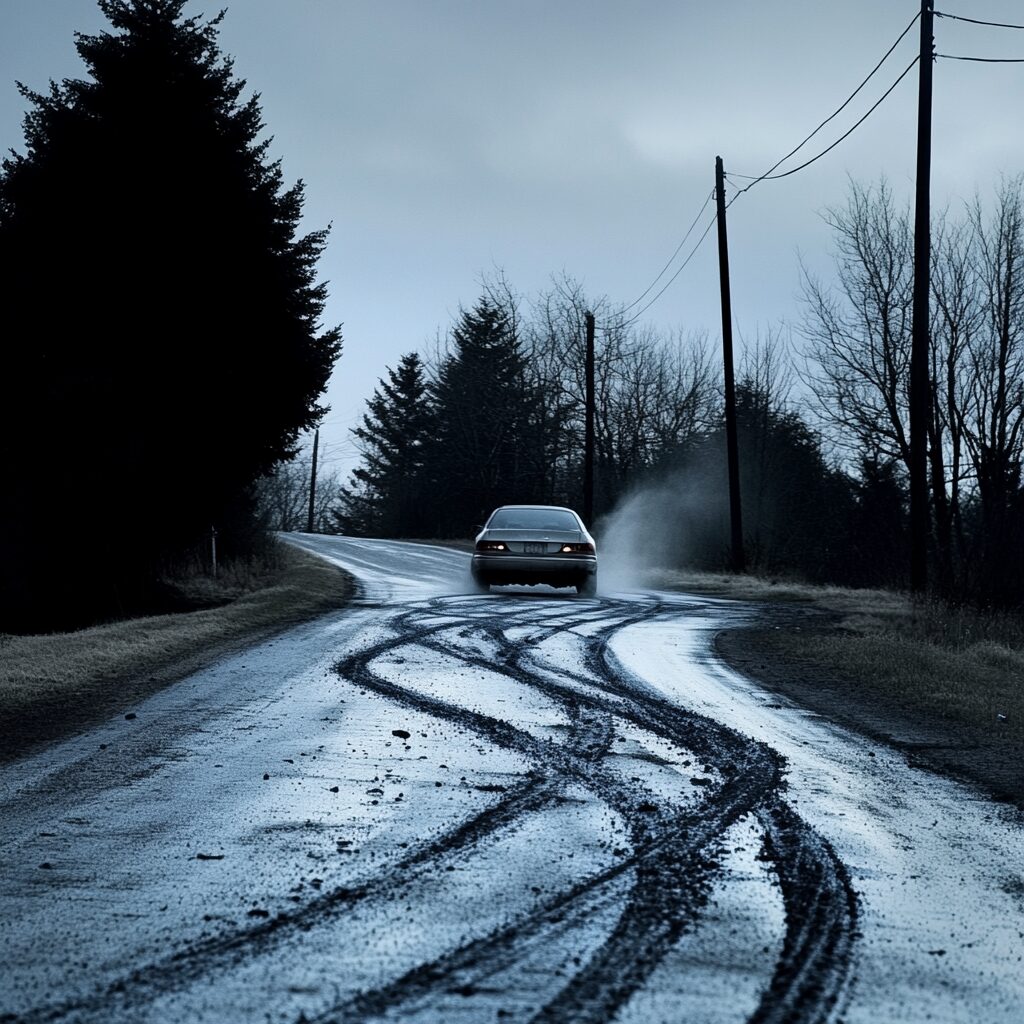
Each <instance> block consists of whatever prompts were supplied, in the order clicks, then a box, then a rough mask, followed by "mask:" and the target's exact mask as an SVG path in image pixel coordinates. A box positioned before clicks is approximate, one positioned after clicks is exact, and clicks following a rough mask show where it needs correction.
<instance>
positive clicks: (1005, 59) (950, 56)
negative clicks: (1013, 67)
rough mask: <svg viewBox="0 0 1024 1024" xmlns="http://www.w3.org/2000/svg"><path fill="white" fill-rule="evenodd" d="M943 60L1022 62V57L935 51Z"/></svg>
mask: <svg viewBox="0 0 1024 1024" xmlns="http://www.w3.org/2000/svg"><path fill="white" fill-rule="evenodd" d="M935 56H936V57H941V58H942V59H943V60H973V61H978V62H979V63H981V64H1024V57H960V56H957V55H956V54H953V53H937V54H935Z"/></svg>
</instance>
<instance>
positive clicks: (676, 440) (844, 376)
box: [334, 178, 1024, 605]
mask: <svg viewBox="0 0 1024 1024" xmlns="http://www.w3.org/2000/svg"><path fill="white" fill-rule="evenodd" d="M825 216H826V219H827V221H828V223H829V224H830V226H831V228H832V236H833V258H834V265H835V275H834V281H833V282H832V283H830V284H826V283H824V282H822V281H821V280H820V279H818V278H816V277H815V276H814V275H812V274H811V273H810V272H807V271H804V272H803V281H802V299H803V302H802V312H801V315H800V318H799V319H798V321H797V322H796V324H795V325H793V326H792V327H791V328H787V329H786V330H785V331H783V330H782V329H776V330H771V331H769V332H768V333H767V336H766V337H764V338H762V339H760V340H759V341H757V342H756V343H754V344H752V345H751V346H749V349H748V351H747V353H746V355H745V356H744V357H743V358H742V359H741V365H740V371H739V375H738V384H737V400H738V402H737V404H738V417H739V431H740V458H741V474H742V475H741V487H742V493H743V517H744V531H745V544H746V546H747V551H748V559H749V561H750V563H751V565H752V567H753V568H754V569H755V570H760V571H765V572H772V573H794V574H799V575H801V576H803V577H805V578H809V579H812V580H818V581H832V582H837V583H847V584H853V585H859V586H860V585H886V586H895V587H902V586H905V585H906V584H907V551H908V542H909V538H908V533H907V531H908V529H909V524H908V497H907V480H908V472H909V441H908V436H909V434H908V409H909V364H910V344H911V335H910V325H911V308H912V292H913V229H912V221H911V218H910V215H909V210H908V209H907V208H906V207H900V206H898V204H897V203H896V201H895V199H894V197H893V195H892V191H891V189H890V188H889V186H888V185H887V184H886V182H885V181H884V180H883V181H882V182H880V183H878V184H877V185H872V186H865V185H861V184H857V183H853V184H852V185H851V188H850V192H849V195H848V197H847V200H846V202H845V204H844V205H842V206H838V207H835V208H833V209H830V210H828V211H827V212H826V215H825ZM933 235H934V241H933V253H934V271H933V278H932V282H931V292H932V294H931V310H932V314H931V316H932V319H931V335H932V365H931V402H930V409H931V413H930V437H929V449H928V464H929V474H930V494H931V509H930V522H931V527H930V538H929V541H930V558H931V561H932V562H933V578H934V579H935V581H936V583H935V589H936V590H937V591H938V592H939V593H940V594H942V595H943V596H945V597H947V598H949V599H951V600H964V599H967V600H972V601H976V602H979V603H983V604H985V603H995V604H1000V605H1012V604H1016V603H1018V602H1019V601H1020V600H1021V598H1022V596H1024V584H1022V583H1021V580H1022V575H1024V574H1022V571H1021V570H1022V569H1024V490H1022V487H1021V461H1022V449H1024V276H1022V275H1024V262H1022V258H1024V206H1022V181H1021V179H1019V178H1015V179H1008V180H1005V181H1003V183H1002V184H1001V185H1000V187H999V188H998V189H997V191H996V194H995V196H994V200H993V201H992V202H991V203H988V204H985V203H983V202H982V201H981V199H980V198H976V199H974V200H973V201H972V202H970V203H966V204H964V206H963V208H962V209H961V210H960V211H952V210H946V211H945V212H944V213H943V214H942V215H941V216H940V217H938V218H937V219H936V223H935V226H934V229H933ZM588 309H592V310H593V311H594V312H595V315H596V318H597V321H598V324H599V329H598V332H597V339H596V374H595V384H596V386H595V391H596V400H597V414H596V448H595V512H596V513H597V519H598V522H597V528H598V529H600V525H601V524H600V517H601V515H602V514H605V513H608V512H610V511H611V510H612V509H613V508H614V507H615V506H616V505H617V503H619V502H620V501H622V500H623V499H624V498H625V497H626V496H627V495H631V494H634V493H636V492H637V491H638V490H641V489H643V488H644V487H646V486H655V485H656V484H657V483H658V482H659V481H664V480H665V479H667V478H671V479H672V480H674V481H677V485H678V487H679V488H680V492H681V493H680V500H679V508H678V521H677V523H676V532H677V534H678V543H675V544H673V545H671V550H670V551H669V552H667V553H666V557H667V558H668V559H669V560H674V561H677V562H684V561H685V562H686V563H687V564H690V565H698V566H701V567H704V568H724V567H725V566H726V565H727V553H728V534H727V503H726V494H725V445H724V437H723V434H724V431H723V428H722V398H721V392H720V385H719V380H720V369H719V362H718V357H717V352H716V350H715V349H713V348H712V347H711V346H710V345H709V343H708V339H707V338H706V337H705V336H703V335H700V334H692V333H691V334H686V333H684V332H680V333H677V334H675V335H673V336H670V337H666V336H661V335H659V334H658V333H657V332H655V331H653V330H651V329H650V328H648V327H643V326H638V325H636V324H633V323H631V322H630V321H629V319H628V317H627V316H626V314H625V312H624V311H623V310H621V309H619V308H616V307H615V306H614V305H613V304H612V303H611V302H610V301H609V300H608V299H592V298H590V297H588V296H586V295H585V294H584V292H583V289H582V288H581V286H580V285H579V284H578V283H576V282H574V281H573V280H572V279H571V278H568V277H564V276H563V277H562V278H561V279H560V280H558V281H556V282H555V283H554V285H553V286H552V287H551V288H550V289H549V290H548V291H546V292H544V293H542V294H541V295H539V296H536V297H533V298H532V299H531V300H529V301H526V300H524V299H523V298H522V297H521V296H519V295H517V294H516V293H515V292H514V290H513V289H512V288H511V287H510V286H509V285H508V283H507V282H505V281H504V280H503V279H500V278H499V279H498V280H497V281H493V282H490V283H488V284H486V285H485V287H484V288H483V290H482V294H481V295H480V296H479V297H478V298H477V300H476V301H475V303H474V304H473V306H472V307H470V308H468V309H464V310H462V311H461V312H460V314H459V316H458V318H457V320H456V322H455V323H454V324H453V325H452V326H451V328H450V330H449V332H448V334H447V338H446V343H445V344H444V345H443V346H442V347H441V349H440V351H438V352H435V353H433V354H432V355H428V356H426V357H424V356H422V355H420V354H418V353H416V352H410V353H408V354H407V355H405V356H403V357H402V359H401V361H400V362H399V364H398V365H397V366H396V367H394V368H393V369H389V370H388V371H387V374H386V376H385V377H384V378H382V380H381V381H380V385H379V387H378V388H377V390H376V391H375V393H374V395H373V397H372V398H371V399H370V401H369V403H368V406H367V411H366V413H365V415H364V417H363V419H362V422H361V424H360V425H359V426H358V427H357V428H356V429H355V431H354V435H355V438H356V440H357V442H358V444H359V447H360V451H361V454H362V460H361V464H360V466H359V468H358V469H357V470H356V471H355V473H354V474H353V478H352V480H351V482H350V483H349V485H348V486H347V487H345V488H344V489H343V490H342V491H341V493H340V495H339V500H338V506H337V508H336V509H335V511H334V518H335V520H336V523H337V527H338V528H339V529H341V530H344V531H347V532H352V533H359V534H366V535H381V536H409V537H439V538H440V537H466V536H468V535H469V534H470V533H471V531H472V529H473V526H474V525H475V524H477V523H479V522H480V521H482V518H483V517H484V516H485V515H486V514H487V513H488V512H489V511H490V510H491V508H493V507H494V506H495V505H497V504H500V503H502V502H510V501H516V502H543V503H554V504H567V505H570V506H574V507H579V505H580V503H581V499H582V463H583V427H584V424H583V410H584V403H583V395H584V384H585V382H584V344H585V333H584V331H585V329H584V314H585V312H586V311H587V310H588ZM692 491H696V492H697V493H698V494H699V496H700V500H694V498H693V494H692V493H689V492H692ZM684 492H686V493H684Z"/></svg>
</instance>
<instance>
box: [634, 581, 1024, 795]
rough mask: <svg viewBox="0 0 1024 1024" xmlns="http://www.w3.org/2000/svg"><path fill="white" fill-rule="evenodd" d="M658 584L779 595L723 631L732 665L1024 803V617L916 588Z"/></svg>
mask: <svg viewBox="0 0 1024 1024" xmlns="http://www.w3.org/2000/svg"><path fill="white" fill-rule="evenodd" d="M650 583H651V585H652V586H657V587H663V588H669V587H670V588H672V589H679V590H686V591H691V592H699V593H704V594H708V595H713V596H718V597H728V598H736V599H740V600H746V601H757V602H769V603H770V607H769V608H768V609H766V612H765V617H764V618H763V619H762V620H761V621H760V622H757V623H752V624H751V625H750V626H749V627H745V628H742V629H738V630H732V631H728V632H726V633H723V634H722V635H721V636H719V637H718V641H717V646H718V650H719V653H720V654H721V655H722V656H723V657H724V658H725V660H726V661H727V662H729V663H730V664H732V665H733V666H734V667H736V668H738V669H740V670H742V671H743V672H744V673H746V674H747V675H750V676H753V677H754V678H757V679H759V680H761V681H762V682H764V683H765V684H767V685H768V686H769V687H770V688H772V689H775V690H777V691H779V692H782V693H784V694H787V695H788V696H791V697H793V698H794V699H795V700H797V701H798V702H800V703H802V704H804V705H806V706H808V707H810V708H812V709H813V710H815V711H818V712H820V713H821V714H822V715H824V716H826V717H829V718H833V719H838V720H840V721H843V722H845V723H847V724H849V725H852V726H854V727H855V728H858V729H860V730H861V731H864V732H867V733H869V734H871V735H874V736H878V737H880V738H884V739H885V740H887V741H889V742H892V743H895V744H896V745H897V746H898V747H901V748H902V749H904V750H905V751H906V753H907V755H908V757H909V759H910V760H911V762H912V763H920V764H924V765H927V766H928V767H931V768H935V769H938V770H941V771H945V772H948V773H951V774H954V775H957V776H961V777H964V778H967V779H970V780H972V781H975V782H977V783H980V784H981V785H982V786H984V787H985V788H986V789H987V790H988V791H989V792H991V793H992V794H994V795H996V796H998V797H1000V798H1002V799H1007V800H1011V801H1013V802H1014V803H1016V804H1018V806H1021V807H1024V615H1021V614H1012V613H1002V612H982V611H979V610H977V609H971V608H959V609H953V608H949V607H948V606H946V605H945V604H943V603H941V602H938V601H922V602H914V601H913V600H912V599H911V598H910V596H909V595H908V594H905V593H896V592H892V591H882V590H852V589H844V588H840V587H821V586H809V585H805V584H799V583H792V582H787V581H768V580H763V579H758V578H754V577H740V578H735V577H730V576H716V575H711V574H703V573H678V572H662V573H658V574H657V576H656V578H653V579H651V581H650Z"/></svg>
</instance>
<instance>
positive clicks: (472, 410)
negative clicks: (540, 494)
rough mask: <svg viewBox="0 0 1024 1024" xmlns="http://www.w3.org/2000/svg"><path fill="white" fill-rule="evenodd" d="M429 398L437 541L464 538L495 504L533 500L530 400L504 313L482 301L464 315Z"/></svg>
mask: <svg viewBox="0 0 1024 1024" xmlns="http://www.w3.org/2000/svg"><path fill="white" fill-rule="evenodd" d="M452 342H453V349H452V352H451V354H450V355H449V356H448V358H447V359H445V361H444V362H443V363H442V364H441V367H440V369H439V371H438V374H437V379H436V380H435V381H434V382H433V386H432V389H431V390H432V395H433V400H434V409H435V414H436V417H437V426H436V430H435V432H434V436H433V438H432V440H431V444H430V446H429V449H428V466H427V470H428V476H429V478H430V484H431V490H430V496H431V509H432V516H433V520H434V522H435V523H436V532H437V535H438V536H442V537H448V536H466V535H467V534H469V533H470V531H471V530H472V529H473V527H474V525H475V524H478V523H481V522H483V519H484V518H485V517H486V516H487V514H488V513H489V512H490V511H491V510H492V509H493V508H494V507H495V506H497V505H500V504H511V503H525V502H530V501H534V500H537V496H536V495H535V493H534V492H535V491H536V490H537V481H536V479H535V478H534V475H533V474H531V473H530V472H529V465H530V462H531V456H532V453H531V452H529V451H528V450H527V446H528V445H529V444H530V440H531V437H532V435H531V432H530V429H529V421H530V404H531V403H530V394H529V388H528V387H527V385H526V382H525V379H524V372H523V370H524V363H523V354H522V351H521V349H520V344H519V339H518V338H517V336H516V333H515V330H514V327H513V318H512V317H511V316H510V315H509V312H508V311H507V310H506V309H504V308H502V307H501V306H500V305H498V304H497V303H495V302H493V301H492V300H490V299H488V298H482V299H481V300H480V301H479V302H478V303H477V304H476V306H475V307H474V308H473V309H471V310H464V311H463V312H462V313H461V315H460V317H459V321H458V323H457V324H456V326H455V327H454V329H453V330H452Z"/></svg>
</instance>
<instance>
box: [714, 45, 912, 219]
mask: <svg viewBox="0 0 1024 1024" xmlns="http://www.w3.org/2000/svg"><path fill="white" fill-rule="evenodd" d="M918 60H919V58H918V57H915V58H914V59H913V60H912V61H911V62H910V63H909V64H908V65H907V66H906V67H905V68H904V69H903V71H902V72H901V73H900V76H899V78H897V79H896V81H895V82H893V83H892V85H890V86H889V88H888V89H886V90H885V92H884V93H882V95H881V96H880V97H879V98H878V100H876V101H875V103H874V105H873V106H872V107H871V108H870V109H869V110H868V112H867V113H866V114H865V115H864V116H863V117H862V118H860V120H858V121H856V122H855V123H854V125H853V127H852V128H850V129H849V130H848V131H846V132H844V133H843V134H842V135H840V136H839V138H838V139H836V141H835V142H833V143H832V145H831V146H829V147H827V148H826V149H823V150H822V151H821V152H820V153H818V155H817V156H812V157H811V159H810V160H806V161H804V163H802V164H800V165H798V166H797V167H793V168H791V169H790V170H788V171H783V172H782V173H781V174H771V173H765V174H762V175H761V176H760V177H759V178H755V179H754V180H753V181H751V183H750V184H749V185H745V186H744V187H743V188H741V189H740V190H739V191H738V192H737V193H736V195H734V196H733V197H732V199H730V200H729V205H730V206H731V205H732V204H733V203H734V202H736V200H737V199H739V197H740V196H741V195H743V193H744V192H749V191H750V190H751V189H752V188H753V187H754V186H755V185H756V184H757V183H758V182H760V181H777V180H778V179H779V178H788V177H789V176H790V175H791V174H796V172H797V171H802V170H803V169H804V168H805V167H810V166H811V164H813V163H815V162H816V161H818V160H820V159H821V158H822V157H823V156H825V155H826V154H827V153H831V152H832V150H833V149H835V148H836V146H838V145H839V143H840V142H843V141H844V140H845V139H848V138H849V137H850V136H851V135H852V134H853V133H854V132H855V131H856V130H857V129H858V128H859V127H860V126H861V125H862V124H863V123H864V122H865V121H866V120H867V119H868V118H869V117H870V116H871V115H872V114H873V113H874V112H875V111H876V110H877V109H878V108H879V107H880V106H881V105H882V103H883V102H884V101H885V100H886V99H887V98H888V96H889V94H890V93H891V92H892V91H893V89H895V88H896V86H897V85H899V84H900V82H902V81H903V79H904V78H906V77H907V75H908V74H909V73H910V70H911V68H913V67H914V65H915V64H916V63H917V62H918ZM775 166H776V167H777V166H778V164H776V165H775ZM737 177H748V176H747V175H737Z"/></svg>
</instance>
